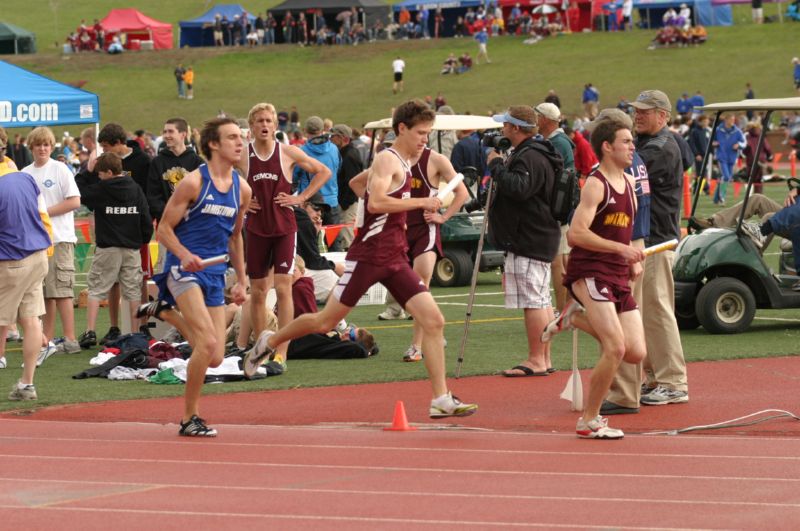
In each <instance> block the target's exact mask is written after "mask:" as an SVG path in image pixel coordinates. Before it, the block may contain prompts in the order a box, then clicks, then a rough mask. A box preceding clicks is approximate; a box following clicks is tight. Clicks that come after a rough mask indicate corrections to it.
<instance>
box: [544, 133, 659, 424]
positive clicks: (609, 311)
mask: <svg viewBox="0 0 800 531" xmlns="http://www.w3.org/2000/svg"><path fill="white" fill-rule="evenodd" d="M629 127H630V126H629V125H628V124H626V123H624V122H623V121H621V120H616V119H613V118H603V119H599V120H598V121H597V122H596V124H595V125H594V126H593V131H592V148H593V149H594V151H595V153H596V154H597V157H598V158H599V159H600V166H599V168H598V169H597V170H596V171H594V172H593V173H592V174H590V175H589V177H588V178H587V180H586V184H585V185H584V187H583V189H582V190H581V201H580V203H579V205H578V208H577V209H576V210H575V215H574V217H573V218H572V224H571V225H570V229H569V232H568V238H569V244H570V245H571V246H572V251H571V253H570V257H569V262H568V263H567V272H566V275H565V276H564V285H565V286H567V287H568V288H569V290H570V291H571V292H572V295H573V297H574V298H575V300H576V301H578V302H579V303H580V304H582V305H583V306H584V307H585V308H586V310H585V314H582V313H581V310H582V308H581V307H580V304H578V302H575V301H571V302H570V303H568V304H567V306H566V307H565V308H564V311H563V312H562V314H561V315H560V316H559V317H558V318H557V319H555V320H554V321H553V322H551V323H550V324H548V325H547V327H546V328H545V330H544V333H543V334H542V341H543V342H545V341H549V340H550V339H551V338H552V336H553V335H554V334H555V333H557V332H559V331H561V330H564V329H565V328H568V327H571V326H573V325H574V326H577V327H578V328H580V329H581V330H583V331H585V332H587V333H589V334H591V335H592V336H593V337H594V338H595V339H597V341H598V342H599V343H600V347H601V355H600V360H599V361H598V362H597V364H596V365H595V368H594V371H593V372H592V379H591V382H590V385H589V396H588V397H587V399H586V403H585V409H584V411H583V416H582V417H581V418H580V419H578V425H577V427H576V433H577V434H578V436H579V437H581V438H587V439H620V438H622V437H623V436H624V433H623V432H622V430H618V429H613V428H610V427H608V422H607V420H606V419H605V418H603V417H601V416H600V405H601V403H602V402H603V398H604V397H605V396H606V394H607V393H608V389H609V387H610V386H611V381H612V379H613V378H614V375H615V374H616V372H617V368H618V367H619V364H620V363H621V362H622V361H626V362H628V363H639V362H640V361H641V360H642V359H643V358H644V356H645V353H646V347H645V341H644V328H643V326H642V317H641V315H640V313H639V309H638V307H637V305H636V301H635V300H634V299H633V295H632V294H631V286H630V281H631V280H632V279H635V278H636V277H637V276H639V275H641V273H642V266H641V264H640V262H641V261H642V260H644V253H643V252H642V251H641V249H637V248H635V247H633V246H632V245H631V235H632V233H633V217H634V214H635V212H636V196H635V194H634V180H633V176H631V175H628V174H626V173H625V169H626V168H628V167H630V165H631V163H632V161H633V152H634V145H633V137H632V135H631V131H630V128H629Z"/></svg>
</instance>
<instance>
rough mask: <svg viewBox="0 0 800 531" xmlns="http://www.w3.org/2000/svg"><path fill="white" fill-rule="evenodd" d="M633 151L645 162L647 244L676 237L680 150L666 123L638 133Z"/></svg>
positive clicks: (679, 184)
mask: <svg viewBox="0 0 800 531" xmlns="http://www.w3.org/2000/svg"><path fill="white" fill-rule="evenodd" d="M636 151H637V152H638V153H639V155H640V156H641V157H642V160H643V161H644V164H645V166H647V176H648V178H649V180H650V236H649V237H648V238H647V240H646V243H647V245H648V246H650V245H656V244H659V243H662V242H665V241H667V240H671V239H673V238H680V237H681V232H680V226H679V221H680V215H681V187H682V186H683V161H682V158H681V150H680V148H679V147H678V144H677V142H675V138H673V136H672V133H671V132H670V131H669V129H667V128H666V127H665V128H663V129H661V130H660V131H659V132H657V133H656V134H655V135H652V136H650V135H638V136H637V137H636Z"/></svg>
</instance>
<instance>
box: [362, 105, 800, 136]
mask: <svg viewBox="0 0 800 531" xmlns="http://www.w3.org/2000/svg"><path fill="white" fill-rule="evenodd" d="M794 99H796V100H800V98H794ZM391 127H392V119H391V118H384V119H383V120H377V121H375V122H369V123H367V124H366V125H365V126H364V129H391ZM501 127H503V124H501V123H500V122H495V121H494V120H493V119H492V117H491V116H476V115H474V114H437V115H436V120H435V121H434V122H433V130H434V131H450V130H454V131H463V130H464V129H468V130H472V129H475V130H479V129H499V128H501Z"/></svg>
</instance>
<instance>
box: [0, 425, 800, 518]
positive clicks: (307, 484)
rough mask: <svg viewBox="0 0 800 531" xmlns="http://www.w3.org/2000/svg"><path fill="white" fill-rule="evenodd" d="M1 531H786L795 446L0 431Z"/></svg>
mask: <svg viewBox="0 0 800 531" xmlns="http://www.w3.org/2000/svg"><path fill="white" fill-rule="evenodd" d="M1 425H2V428H3V429H2V433H3V434H2V435H1V436H0V445H2V452H1V453H0V463H2V465H0V484H2V489H0V492H2V493H3V494H2V495H0V519H1V520H0V521H2V522H3V523H4V524H3V527H5V528H6V529H13V528H15V527H20V528H25V529H82V530H90V529H112V528H113V529H121V530H126V529H142V528H146V527H152V528H155V529H180V530H185V529H187V528H193V529H239V528H242V527H244V528H264V529H266V528H277V529H289V528H291V529H319V528H325V529H329V528H338V529H376V528H380V529H408V528H415V529H416V528H431V529H432V528H434V527H436V528H448V529H464V528H478V529H486V528H494V527H500V526H503V527H512V526H513V527H545V528H574V529H608V528H615V529H689V528H691V529H734V528H735V529H748V528H749V529H793V528H794V529H796V528H797V522H800V494H798V492H800V488H799V487H800V474H798V472H800V467H799V466H798V461H800V457H798V456H800V440H797V439H794V438H785V437H784V438H765V437H758V438H756V437H728V436H715V437H701V436H691V437H657V436H628V437H626V439H624V440H623V441H614V442H611V441H608V442H599V441H580V440H577V439H575V438H574V437H573V436H567V435H557V434H542V433H511V432H498V431H494V432H489V431H470V430H460V429H452V428H451V429H444V430H419V431H416V432H406V433H389V432H383V431H380V430H376V429H370V428H321V427H309V428H304V427H268V426H234V425H225V426H222V428H223V433H224V435H223V436H221V437H220V438H218V439H215V440H186V439H179V438H177V437H175V435H174V433H175V426H169V427H165V426H159V425H154V424H133V423H100V424H95V423H65V422H57V421H47V422H27V421H25V420H3V421H2V424H1Z"/></svg>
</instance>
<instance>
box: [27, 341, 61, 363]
mask: <svg viewBox="0 0 800 531" xmlns="http://www.w3.org/2000/svg"><path fill="white" fill-rule="evenodd" d="M56 352H58V346H56V344H55V343H53V342H52V341H48V342H47V346H46V347H42V348H41V350H39V355H38V356H37V357H36V366H37V367H41V366H42V363H44V362H45V360H46V359H47V358H49V357H50V356H52V355H53V354H55V353H56ZM22 367H23V368H24V367H25V362H23V363H22Z"/></svg>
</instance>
